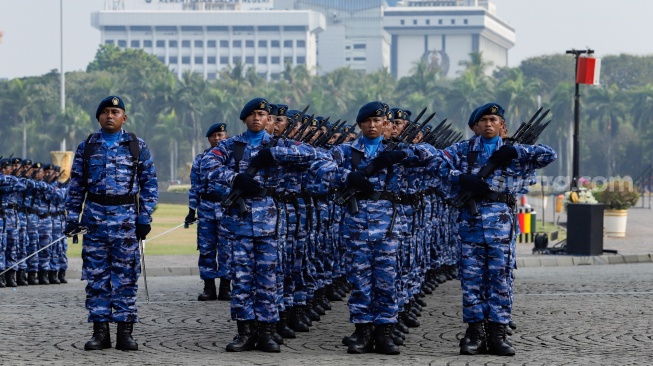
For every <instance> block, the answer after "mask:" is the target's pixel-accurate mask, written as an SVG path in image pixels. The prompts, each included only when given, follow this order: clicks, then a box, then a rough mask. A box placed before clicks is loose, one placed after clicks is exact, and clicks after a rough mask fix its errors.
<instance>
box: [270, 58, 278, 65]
mask: <svg viewBox="0 0 653 366" xmlns="http://www.w3.org/2000/svg"><path fill="white" fill-rule="evenodd" d="M270 63H271V64H276V65H278V64H279V56H272V57H270Z"/></svg>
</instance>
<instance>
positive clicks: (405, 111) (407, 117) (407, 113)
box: [404, 109, 413, 122]
mask: <svg viewBox="0 0 653 366" xmlns="http://www.w3.org/2000/svg"><path fill="white" fill-rule="evenodd" d="M412 115H413V112H411V111H409V110H408V109H404V116H405V117H404V119H405V120H406V121H408V122H410V116H412Z"/></svg>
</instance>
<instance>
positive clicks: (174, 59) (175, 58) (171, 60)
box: [169, 56, 178, 64]
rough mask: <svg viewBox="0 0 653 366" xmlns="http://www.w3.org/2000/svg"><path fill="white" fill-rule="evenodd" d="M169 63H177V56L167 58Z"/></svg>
mask: <svg viewBox="0 0 653 366" xmlns="http://www.w3.org/2000/svg"><path fill="white" fill-rule="evenodd" d="M169 60H170V63H171V64H177V62H178V61H177V56H170V58H169Z"/></svg>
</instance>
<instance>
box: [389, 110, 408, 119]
mask: <svg viewBox="0 0 653 366" xmlns="http://www.w3.org/2000/svg"><path fill="white" fill-rule="evenodd" d="M390 111H391V112H392V117H393V119H406V113H404V110H403V109H401V108H390Z"/></svg>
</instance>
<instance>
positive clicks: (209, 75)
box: [206, 72, 218, 80]
mask: <svg viewBox="0 0 653 366" xmlns="http://www.w3.org/2000/svg"><path fill="white" fill-rule="evenodd" d="M217 76H218V75H217V74H216V73H214V72H210V73H208V74H206V78H207V79H209V80H215V79H216V77H217Z"/></svg>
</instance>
